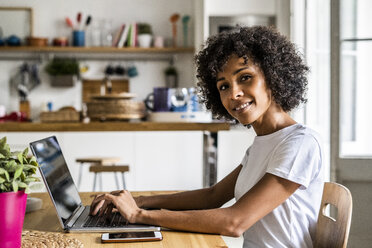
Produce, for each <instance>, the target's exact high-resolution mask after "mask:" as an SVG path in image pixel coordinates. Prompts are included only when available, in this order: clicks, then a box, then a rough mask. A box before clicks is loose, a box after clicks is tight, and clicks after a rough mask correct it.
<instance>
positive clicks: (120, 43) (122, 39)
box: [117, 24, 130, 47]
mask: <svg viewBox="0 0 372 248" xmlns="http://www.w3.org/2000/svg"><path fill="white" fill-rule="evenodd" d="M123 26H124V28H123V32H121V35H120V39H119V41H118V44H117V47H124V45H125V42H126V41H127V39H128V34H129V29H130V24H123Z"/></svg>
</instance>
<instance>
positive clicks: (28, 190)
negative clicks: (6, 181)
mask: <svg viewBox="0 0 372 248" xmlns="http://www.w3.org/2000/svg"><path fill="white" fill-rule="evenodd" d="M25 193H26V194H30V187H28V186H27V187H26V188H25Z"/></svg>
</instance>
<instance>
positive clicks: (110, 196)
mask: <svg viewBox="0 0 372 248" xmlns="http://www.w3.org/2000/svg"><path fill="white" fill-rule="evenodd" d="M115 209H117V211H119V212H120V214H121V215H122V216H123V217H124V218H125V219H126V220H128V221H129V222H130V223H135V222H136V216H137V214H138V213H139V212H140V211H141V210H140V208H139V207H138V206H137V204H136V202H135V200H134V199H133V197H132V195H131V194H130V193H129V191H127V190H120V191H113V192H111V193H106V194H103V195H98V196H96V197H95V199H94V200H93V202H92V204H91V212H90V214H91V215H96V214H97V213H98V211H99V215H100V216H102V215H105V216H107V217H109V216H110V215H111V213H112V212H113V211H114V210H115Z"/></svg>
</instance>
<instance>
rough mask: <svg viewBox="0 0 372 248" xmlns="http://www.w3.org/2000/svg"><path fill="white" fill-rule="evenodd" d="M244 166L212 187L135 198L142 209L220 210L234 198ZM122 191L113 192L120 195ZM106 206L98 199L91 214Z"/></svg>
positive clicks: (91, 209) (94, 201) (94, 202)
mask: <svg viewBox="0 0 372 248" xmlns="http://www.w3.org/2000/svg"><path fill="white" fill-rule="evenodd" d="M241 168H242V166H241V165H239V166H238V167H237V168H235V170H233V171H232V172H231V173H230V174H229V175H227V176H226V177H225V178H224V179H222V180H221V181H220V182H218V183H217V184H215V185H214V186H212V187H209V188H205V189H199V190H192V191H185V192H180V193H175V194H166V195H154V196H140V197H136V198H134V200H135V202H136V204H137V206H138V207H140V208H164V209H172V210H187V209H210V208H218V207H220V206H222V205H223V204H224V203H226V202H227V201H229V200H231V199H232V198H233V197H234V189H235V183H236V179H237V178H238V175H239V172H240V170H241ZM118 193H120V191H115V192H112V194H118ZM103 204H104V200H103V199H102V198H100V197H99V196H98V197H96V198H95V199H94V200H93V202H92V204H91V208H90V213H91V214H92V215H96V214H97V212H98V211H99V210H100V209H101V207H102V206H103Z"/></svg>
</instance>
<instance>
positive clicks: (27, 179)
mask: <svg viewBox="0 0 372 248" xmlns="http://www.w3.org/2000/svg"><path fill="white" fill-rule="evenodd" d="M39 181H40V180H39V178H37V177H28V178H26V179H25V180H24V182H25V183H31V182H39Z"/></svg>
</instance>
